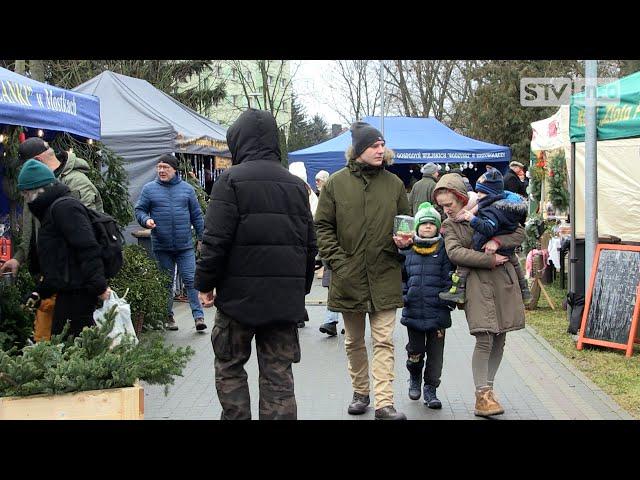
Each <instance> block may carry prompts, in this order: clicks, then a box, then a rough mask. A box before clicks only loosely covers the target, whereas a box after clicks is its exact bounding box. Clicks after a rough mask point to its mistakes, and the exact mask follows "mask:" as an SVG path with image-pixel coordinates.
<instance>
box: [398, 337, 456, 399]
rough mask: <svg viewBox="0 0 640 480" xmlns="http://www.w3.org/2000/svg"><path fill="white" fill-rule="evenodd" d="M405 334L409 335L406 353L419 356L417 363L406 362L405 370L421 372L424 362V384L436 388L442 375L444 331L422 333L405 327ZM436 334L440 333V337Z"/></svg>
mask: <svg viewBox="0 0 640 480" xmlns="http://www.w3.org/2000/svg"><path fill="white" fill-rule="evenodd" d="M407 332H408V333H409V343H407V347H406V348H407V353H408V354H409V355H420V360H419V362H418V363H415V362H410V361H409V360H407V368H408V369H409V371H410V372H413V371H416V372H418V371H420V372H422V366H423V360H424V365H425V369H424V383H425V384H426V385H433V386H434V387H436V388H437V387H438V386H439V385H440V375H442V363H443V356H444V337H445V332H446V330H445V329H441V330H431V331H429V332H422V331H420V330H414V329H412V328H409V327H407ZM438 332H441V336H439V334H438ZM425 357H426V358H425Z"/></svg>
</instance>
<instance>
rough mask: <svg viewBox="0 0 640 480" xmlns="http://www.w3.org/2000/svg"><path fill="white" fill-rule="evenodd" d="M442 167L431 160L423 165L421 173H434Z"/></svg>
mask: <svg viewBox="0 0 640 480" xmlns="http://www.w3.org/2000/svg"><path fill="white" fill-rule="evenodd" d="M440 168H441V167H440V165H438V164H436V163H433V162H429V163H427V164H425V165H423V166H422V168H420V173H422V174H423V175H433V174H434V173H436V172H438V171H440Z"/></svg>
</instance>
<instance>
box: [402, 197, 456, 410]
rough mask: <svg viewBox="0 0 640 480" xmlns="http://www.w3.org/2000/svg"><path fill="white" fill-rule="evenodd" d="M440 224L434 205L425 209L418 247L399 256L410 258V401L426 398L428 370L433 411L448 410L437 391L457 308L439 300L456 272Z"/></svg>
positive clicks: (405, 320) (406, 289)
mask: <svg viewBox="0 0 640 480" xmlns="http://www.w3.org/2000/svg"><path fill="white" fill-rule="evenodd" d="M440 224H441V220H440V214H439V213H438V212H437V211H436V209H435V208H433V206H432V205H431V204H430V203H429V202H424V203H422V204H420V206H419V207H418V211H417V212H416V215H415V228H416V235H415V236H414V238H413V245H412V246H411V247H410V248H407V249H400V250H399V252H400V253H401V254H402V255H404V256H405V259H404V264H403V266H402V278H403V285H402V288H403V298H404V308H403V310H402V319H401V323H402V324H403V325H404V326H406V327H407V332H408V334H409V343H408V344H407V347H406V348H407V354H408V359H407V369H408V370H409V375H410V377H409V398H411V399H412V400H418V399H419V398H420V385H421V383H422V368H423V365H425V364H426V366H425V370H424V386H423V388H422V393H423V395H424V400H423V401H424V403H425V405H427V406H428V407H429V408H442V403H441V402H440V400H439V399H438V397H437V396H436V389H437V388H438V386H439V385H440V375H441V374H442V360H443V353H444V337H445V329H447V328H449V327H450V326H451V310H452V309H453V308H454V305H453V304H452V303H450V302H446V301H444V300H441V299H440V298H439V296H438V294H439V293H441V292H443V291H447V290H448V289H449V288H450V287H451V280H450V274H451V272H452V270H453V266H452V265H451V262H450V261H449V257H448V256H447V252H446V250H445V248H444V241H443V239H442V236H441V235H440V233H439V230H440ZM425 356H426V358H425Z"/></svg>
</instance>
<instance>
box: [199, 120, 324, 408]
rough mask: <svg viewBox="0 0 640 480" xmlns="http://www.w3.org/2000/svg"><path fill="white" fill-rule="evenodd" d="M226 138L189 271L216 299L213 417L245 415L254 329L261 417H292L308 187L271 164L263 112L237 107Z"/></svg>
mask: <svg viewBox="0 0 640 480" xmlns="http://www.w3.org/2000/svg"><path fill="white" fill-rule="evenodd" d="M227 144H228V145H229V150H230V151H231V154H232V156H233V166H232V167H231V168H230V169H229V170H227V171H226V172H224V173H223V174H222V175H221V176H220V177H219V178H218V179H217V180H216V182H215V183H214V185H213V188H212V190H211V201H210V203H209V208H208V209H207V216H206V219H205V227H204V235H203V239H202V250H201V257H200V259H199V260H198V263H197V266H196V274H195V287H196V289H197V290H199V291H200V294H199V295H200V301H201V302H202V303H203V305H205V306H207V305H211V304H212V303H215V305H216V307H217V313H216V317H215V324H214V328H213V330H212V332H211V342H212V344H213V351H214V354H215V361H214V367H215V377H216V389H217V392H218V399H219V400H220V403H221V404H222V410H223V411H222V419H228V420H234V419H238V420H242V419H250V418H251V409H250V398H249V388H248V385H247V373H246V372H245V370H244V364H245V363H246V362H247V361H248V360H249V357H250V355H251V341H252V339H253V337H254V336H255V338H256V351H257V355H258V367H259V371H260V379H259V385H260V402H259V412H260V419H288V420H293V419H296V417H297V406H296V400H295V396H294V389H293V371H292V369H291V364H292V363H296V362H299V361H300V343H299V339H298V329H297V327H296V324H297V323H298V322H300V321H301V319H303V318H304V314H305V307H304V297H305V295H306V294H307V293H309V291H310V290H311V284H312V282H313V275H314V264H315V257H316V254H317V247H316V238H315V233H314V227H313V218H312V216H311V211H310V209H309V198H308V195H307V189H306V186H305V184H304V182H303V181H302V180H300V179H299V178H297V177H295V176H294V175H292V174H290V173H289V172H288V171H287V169H285V168H284V167H283V166H282V165H281V163H280V147H279V145H278V130H277V126H276V122H275V119H274V118H273V115H271V113H269V112H266V111H262V110H255V109H249V110H247V111H245V112H244V113H243V114H242V115H240V117H239V118H238V120H236V122H235V123H234V124H233V125H232V126H231V127H230V128H229V130H228V131H227ZM214 290H215V293H214Z"/></svg>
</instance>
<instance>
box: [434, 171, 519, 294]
mask: <svg viewBox="0 0 640 480" xmlns="http://www.w3.org/2000/svg"><path fill="white" fill-rule="evenodd" d="M476 191H477V192H478V211H477V213H476V215H474V214H473V211H469V210H463V211H461V212H460V213H459V214H458V216H457V217H456V221H462V220H465V221H468V222H469V225H471V228H473V229H474V230H475V232H474V234H473V239H472V241H473V249H474V250H476V251H478V252H482V251H483V248H484V244H485V243H487V242H488V241H489V240H491V239H492V237H495V236H497V235H506V234H509V233H513V232H514V231H515V230H516V229H517V228H518V225H523V226H524V223H525V221H526V219H527V210H528V205H527V202H525V201H524V200H523V199H522V197H520V195H517V194H515V193H513V192H509V191H508V190H505V189H504V180H503V178H502V174H501V173H500V172H499V171H498V170H497V169H495V168H491V169H489V170H488V171H486V172H485V173H484V174H483V175H482V176H481V177H480V178H479V179H478V181H477V182H476ZM496 253H498V254H500V255H504V256H505V257H509V262H510V263H511V264H512V265H513V268H514V269H515V271H516V274H517V275H518V283H519V284H520V292H521V293H522V301H523V302H524V304H525V305H528V304H529V302H530V301H531V290H529V284H528V283H527V279H526V278H525V276H524V272H523V271H522V267H521V266H520V263H519V262H518V257H517V256H516V255H515V251H514V249H505V248H499V249H498V250H497V251H496ZM469 270H470V269H469V268H466V267H461V266H458V269H457V271H456V276H455V277H454V283H456V285H454V286H453V287H452V288H451V290H450V291H449V292H444V293H442V294H441V295H440V298H441V299H443V300H447V301H450V302H456V303H458V304H464V302H465V300H466V295H465V291H466V280H467V275H468V274H469Z"/></svg>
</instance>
